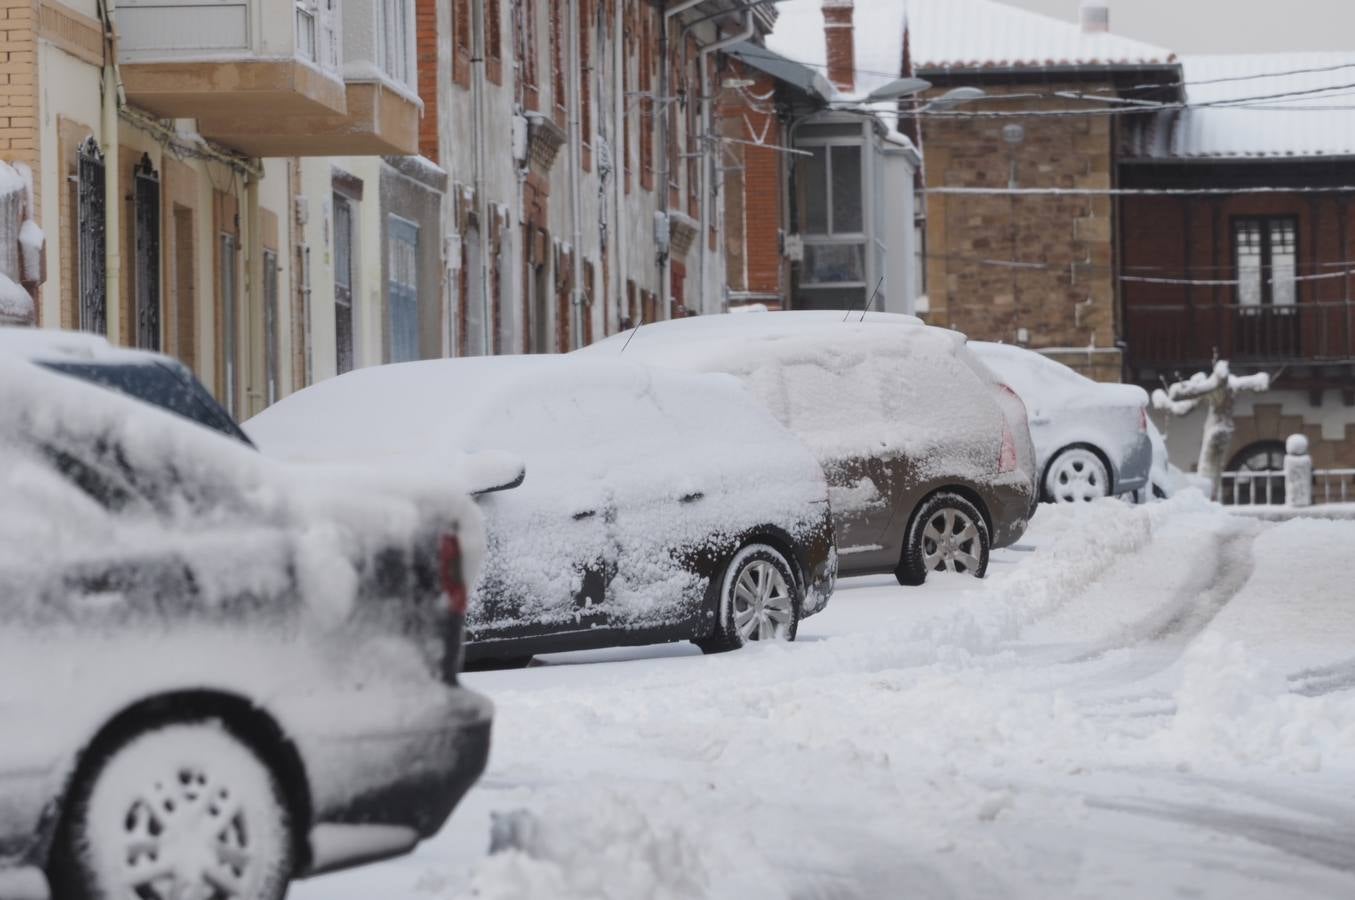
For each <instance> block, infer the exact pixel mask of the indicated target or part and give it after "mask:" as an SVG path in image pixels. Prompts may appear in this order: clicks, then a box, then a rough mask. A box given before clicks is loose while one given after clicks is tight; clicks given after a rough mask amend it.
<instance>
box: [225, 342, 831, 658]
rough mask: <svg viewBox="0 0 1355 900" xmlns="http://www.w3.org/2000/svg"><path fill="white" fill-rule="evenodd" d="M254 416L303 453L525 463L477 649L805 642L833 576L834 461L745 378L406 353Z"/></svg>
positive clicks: (255, 434) (477, 593)
mask: <svg viewBox="0 0 1355 900" xmlns="http://www.w3.org/2000/svg"><path fill="white" fill-rule="evenodd" d="M245 431H246V432H247V433H248V434H249V436H250V437H251V438H252V439H253V440H254V441H255V442H256V443H257V444H258V445H259V447H260V448H262V450H263V451H264V452H265V453H272V454H275V455H277V456H279V457H281V458H284V459H291V460H363V461H369V462H378V463H384V464H386V465H388V466H391V467H398V466H401V465H404V464H405V462H406V461H409V460H421V461H424V462H433V463H435V462H436V461H437V460H439V459H441V458H442V457H444V456H445V455H447V454H457V453H462V452H467V451H471V452H476V451H481V452H483V451H495V450H498V451H508V452H510V453H512V454H515V455H516V456H518V457H520V458H521V459H522V460H523V461H524V462H525V464H526V479H525V481H524V482H523V483H522V485H521V486H520V487H517V488H514V489H512V490H506V491H501V492H498V493H494V494H489V495H485V496H482V497H480V498H479V502H480V506H481V509H482V510H483V512H484V515H485V520H486V528H487V531H488V542H489V550H488V559H487V561H486V564H485V568H484V573H483V575H482V576H481V579H480V581H479V583H478V584H477V585H476V587H475V590H474V591H473V592H472V601H471V607H470V614H469V619H468V622H467V628H468V630H469V631H468V639H467V658H468V659H470V660H479V659H497V660H505V661H518V662H521V661H525V660H527V659H530V657H531V656H532V655H534V654H538V653H546V652H551V651H558V650H576V649H585V648H597V647H608V646H617V645H627V644H649V643H660V642H667V641H675V640H687V639H690V640H693V641H695V642H696V643H697V644H698V645H699V646H700V647H701V648H702V649H704V650H708V651H713V650H724V649H731V648H734V647H738V646H740V645H742V644H743V643H744V642H746V641H750V640H767V639H793V638H794V637H795V632H796V626H797V623H798V622H799V620H800V618H801V617H802V616H806V615H810V614H812V613H815V612H818V611H819V610H821V609H823V607H824V605H825V604H826V603H827V602H828V598H829V596H830V594H831V592H832V589H833V583H834V579H835V577H836V558H835V556H834V553H833V532H832V524H831V519H830V516H829V512H828V494H827V488H826V486H825V484H824V480H823V475H822V473H821V472H820V471H819V468H818V466H817V464H816V463H815V461H814V458H813V456H811V455H810V453H809V452H808V451H807V450H806V449H805V448H804V447H803V446H802V445H801V444H800V443H799V442H798V441H797V440H796V439H795V438H794V437H793V436H792V435H791V434H789V433H788V432H787V431H786V430H785V429H783V428H782V427H781V426H780V425H778V424H777V423H776V421H775V420H773V419H772V417H771V416H769V415H768V414H767V413H766V412H765V411H764V410H762V409H761V408H760V407H759V406H758V405H757V404H756V403H755V402H753V400H752V399H751V398H749V397H748V396H747V395H746V394H745V393H744V392H743V391H742V390H741V389H740V388H739V386H738V384H737V383H735V382H734V381H733V380H732V379H727V378H721V377H715V376H698V375H691V374H686V373H675V372H662V371H658V370H653V369H649V368H646V367H644V366H617V365H613V364H611V363H606V364H598V363H590V362H588V361H584V360H576V359H569V358H565V357H551V356H537V357H493V358H478V359H452V360H432V361H427V362H417V363H402V364H398V365H387V366H376V367H372V368H368V369H361V370H358V371H355V372H350V373H348V374H345V375H342V376H340V377H338V378H332V379H329V380H327V381H324V382H321V383H320V384H316V385H314V386H312V387H309V388H306V389H305V390H303V391H300V392H298V393H296V394H293V395H292V396H290V397H288V398H286V399H284V400H283V401H281V402H280V403H278V404H276V405H274V406H272V407H270V408H269V409H267V410H265V411H264V412H263V413H261V414H260V415H258V416H255V417H254V418H253V419H250V420H249V421H248V422H246V423H245Z"/></svg>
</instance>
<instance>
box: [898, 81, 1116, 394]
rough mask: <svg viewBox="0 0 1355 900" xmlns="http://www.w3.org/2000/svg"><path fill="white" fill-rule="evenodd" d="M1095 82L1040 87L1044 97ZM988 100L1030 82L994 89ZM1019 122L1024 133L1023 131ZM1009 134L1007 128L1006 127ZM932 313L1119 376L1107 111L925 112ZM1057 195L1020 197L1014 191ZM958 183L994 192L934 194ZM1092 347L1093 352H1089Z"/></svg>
mask: <svg viewBox="0 0 1355 900" xmlns="http://www.w3.org/2000/svg"><path fill="white" fill-rule="evenodd" d="M1060 88H1068V89H1073V88H1076V89H1080V90H1087V89H1088V86H1087V85H1081V86H1074V85H1057V84H1049V85H1045V84H1042V85H1041V86H1040V88H1039V92H1040V93H1042V94H1048V93H1052V92H1054V91H1057V90H1059V89H1060ZM985 90H986V91H987V92H988V93H989V94H990V95H1000V94H1004V93H1019V92H1023V91H1024V89H1023V88H1021V87H1010V88H1009V87H1005V86H1004V87H985ZM1069 107H1070V104H1069V103H1068V102H1066V101H1058V100H1055V101H1048V100H1037V101H1016V102H1007V101H1000V100H999V101H991V102H988V103H975V104H972V105H969V106H965V107H963V111H964V113H972V112H982V111H984V110H993V111H999V110H1000V111H1002V112H1015V111H1039V110H1054V109H1068V108H1069ZM1015 127H1019V128H1020V130H1021V134H1020V135H1019V140H1017V138H1018V135H1016V134H1015V133H1013V129H1014V128H1015ZM1004 130H1006V134H1004ZM922 131H923V147H924V152H925V154H926V166H925V171H926V185H927V187H928V189H930V190H931V191H932V193H931V194H930V195H929V197H928V201H927V295H928V299H929V303H930V307H929V308H930V312H929V313H928V315H927V318H928V320H929V321H930V322H931V323H933V324H937V325H943V326H946V327H950V328H956V329H959V330H960V331H963V332H964V333H965V334H967V335H969V336H970V337H971V338H975V339H979V340H992V341H1005V342H1007V343H1021V344H1024V345H1026V346H1029V347H1030V348H1031V349H1034V350H1049V349H1055V350H1070V349H1077V350H1082V351H1084V352H1079V353H1056V354H1054V355H1055V356H1056V357H1058V358H1060V361H1063V362H1066V363H1067V364H1069V365H1071V366H1072V367H1073V368H1075V369H1078V370H1079V371H1081V372H1083V373H1084V374H1086V375H1088V376H1089V377H1092V378H1097V379H1100V380H1108V381H1118V380H1120V374H1121V360H1120V354H1119V351H1118V350H1116V338H1117V322H1116V315H1115V300H1116V295H1115V281H1114V273H1113V268H1112V267H1113V264H1114V235H1113V232H1114V229H1113V223H1114V214H1115V210H1114V204H1113V202H1112V199H1111V198H1110V197H1109V196H1105V195H1078V194H1058V193H1052V192H1053V191H1058V190H1069V189H1090V190H1105V189H1107V188H1109V187H1110V186H1111V173H1112V170H1113V166H1114V148H1113V144H1112V132H1111V123H1110V119H1109V117H1105V116H1069V117H1038V116H1011V117H1008V116H1003V117H1000V118H982V117H970V116H966V115H956V116H955V117H953V118H945V117H940V116H935V117H927V118H926V119H925V120H924V124H923V127H922ZM1011 185H1014V186H1015V187H1016V188H1017V189H1019V190H1024V189H1039V190H1042V191H1049V192H1051V193H1034V194H1022V193H1017V192H1011V191H1008V190H1007V189H1008V188H1009V186H1011ZM941 188H946V189H953V188H960V189H966V188H968V189H978V190H980V191H991V193H981V192H980V193H972V194H968V193H964V194H962V193H953V194H951V193H935V191H936V190H937V189H941ZM1086 350H1091V351H1092V352H1085V351H1086Z"/></svg>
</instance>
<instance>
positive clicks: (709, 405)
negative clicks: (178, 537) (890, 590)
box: [244, 355, 798, 481]
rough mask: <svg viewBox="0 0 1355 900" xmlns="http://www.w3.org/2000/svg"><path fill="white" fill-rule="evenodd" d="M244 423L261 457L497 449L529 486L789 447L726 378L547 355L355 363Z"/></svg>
mask: <svg viewBox="0 0 1355 900" xmlns="http://www.w3.org/2000/svg"><path fill="white" fill-rule="evenodd" d="M244 429H245V432H246V434H248V435H249V436H250V437H251V439H253V440H255V441H256V442H257V443H258V445H259V446H260V447H261V448H262V449H263V450H264V451H265V452H267V453H272V454H275V455H279V456H282V457H285V458H289V459H298V460H368V461H383V460H384V461H393V460H398V459H404V458H408V457H421V458H425V459H427V458H430V457H431V458H433V459H439V460H441V459H454V458H456V456H457V455H458V454H460V453H465V452H472V453H474V452H479V451H504V450H506V451H510V452H513V453H517V454H519V455H521V456H522V458H523V460H524V461H525V462H526V465H527V472H528V475H527V477H528V480H529V481H531V480H538V481H539V480H541V479H542V478H543V475H544V473H546V472H550V471H555V470H560V469H567V470H569V471H571V472H578V471H582V470H588V471H591V472H594V473H596V474H601V473H604V472H605V473H610V474H613V475H616V474H618V473H619V472H620V471H621V470H624V469H632V468H635V469H640V470H645V469H647V468H649V467H651V466H652V465H654V464H655V463H656V461H658V460H660V459H663V458H665V457H672V456H673V455H674V454H676V455H679V456H681V457H682V458H684V459H688V458H691V457H693V456H696V457H699V456H700V455H702V454H711V455H713V456H717V457H718V456H723V455H724V452H723V448H724V447H726V446H728V442H729V441H735V442H737V443H739V444H740V445H741V446H753V447H762V448H763V449H764V450H766V451H767V452H773V448H775V447H778V446H781V447H784V446H785V445H786V442H787V441H790V442H791V444H792V447H798V445H795V444H794V441H793V439H792V438H790V437H789V435H787V434H786V433H785V432H784V431H783V430H782V429H781V428H780V426H779V425H777V423H776V422H775V421H774V420H773V419H772V418H771V417H770V416H768V415H766V414H765V413H764V412H763V411H762V410H760V408H759V407H758V406H757V404H756V403H754V402H753V401H752V399H751V398H750V397H748V396H747V394H746V393H745V392H744V391H743V390H742V389H741V388H740V387H739V385H738V383H737V382H735V381H734V380H733V379H730V378H724V377H721V376H713V375H697V374H692V373H681V372H672V371H666V370H659V369H652V368H649V367H647V366H642V365H639V364H623V365H621V366H617V365H615V364H614V363H612V362H611V361H607V362H605V363H604V362H597V361H591V360H585V359H579V358H576V357H565V356H554V355H541V356H494V357H475V358H460V359H438V360H427V361H424V362H413V363H398V364H392V365H384V366H372V367H370V368H365V369H358V370H355V371H353V372H349V373H346V374H344V375H341V376H339V377H337V378H332V379H328V380H326V381H322V382H320V383H318V384H315V385H312V386H311V387H309V388H306V389H305V390H303V391H299V392H298V393H296V394H293V395H291V396H290V397H287V398H285V399H283V400H282V401H280V402H279V403H277V404H275V405H274V406H272V407H270V408H269V409H267V410H264V411H263V412H262V413H260V414H259V415H257V416H255V417H254V418H252V419H250V420H249V421H247V422H246V423H245V424H244ZM693 464H694V462H693Z"/></svg>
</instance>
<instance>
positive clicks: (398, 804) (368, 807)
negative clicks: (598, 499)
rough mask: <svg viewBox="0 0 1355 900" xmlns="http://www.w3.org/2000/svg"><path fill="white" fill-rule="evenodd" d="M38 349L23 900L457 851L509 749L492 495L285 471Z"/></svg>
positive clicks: (8, 479) (2, 440)
mask: <svg viewBox="0 0 1355 900" xmlns="http://www.w3.org/2000/svg"><path fill="white" fill-rule="evenodd" d="M16 340H23V341H29V340H30V339H29V338H24V339H16ZM76 343H79V341H77V342H76ZM6 345H8V346H9V347H10V348H11V349H9V350H6V349H4V348H5V346H6ZM15 346H16V344H15V343H14V342H9V341H6V340H5V339H4V338H3V337H0V384H3V385H4V396H5V399H4V402H3V403H0V509H3V510H4V515H3V516H0V732H2V733H3V734H4V739H3V741H0V896H4V897H13V896H30V895H33V894H37V895H40V896H41V895H44V894H46V893H47V891H48V890H50V892H51V894H52V896H54V897H59V898H66V897H72V898H74V897H95V896H98V897H141V898H156V900H165V898H170V897H187V896H193V897H208V896H210V897H217V898H227V897H229V898H240V900H254V898H265V900H272V898H279V897H281V896H282V895H283V893H284V892H285V890H286V885H287V882H288V881H289V880H290V879H291V878H292V877H301V876H305V875H309V874H314V873H317V872H322V871H327V870H331V869H335V868H340V867H344V866H347V865H352V864H356V863H360V862H364V861H367V860H371V859H376V858H380V857H385V856H391V855H396V854H400V853H403V852H406V851H408V850H410V849H411V848H413V847H414V845H415V844H416V843H417V842H418V841H419V840H420V839H422V838H426V837H428V836H430V835H432V834H433V833H434V832H435V831H437V830H438V828H439V827H440V826H441V825H442V823H443V822H444V821H445V820H446V819H447V817H448V815H449V814H450V813H451V811H452V809H453V808H454V807H455V806H456V805H457V803H458V802H459V800H460V798H461V797H462V796H463V794H464V793H465V792H466V790H467V789H468V788H469V787H470V785H471V784H472V783H473V782H474V781H475V779H476V778H477V777H478V776H479V774H480V772H481V771H482V770H483V768H484V765H485V760H486V755H487V752H488V746H489V730H490V722H491V714H492V707H491V706H490V704H489V702H488V701H487V700H485V699H483V698H482V697H480V696H478V695H476V694H474V693H472V692H470V691H467V690H465V689H463V688H462V687H460V686H459V684H458V682H457V672H458V668H459V663H460V657H461V649H462V648H461V642H462V631H463V622H464V610H465V600H466V586H467V581H468V580H470V579H473V578H474V577H475V576H476V574H477V572H478V569H479V565H480V561H481V559H482V556H483V527H482V525H481V522H480V516H479V514H478V511H477V510H476V508H475V505H474V503H473V502H471V500H470V499H469V497H468V496H467V495H466V494H465V493H464V492H463V491H461V490H459V489H457V488H456V487H455V486H454V485H451V484H448V485H447V486H445V487H443V486H442V485H441V484H439V483H433V482H430V481H428V480H426V479H423V478H421V477H419V476H418V475H417V474H416V473H413V472H410V473H407V474H405V475H403V476H401V477H399V478H390V477H380V476H377V475H374V474H372V473H370V472H365V471H361V470H356V469H351V470H350V469H338V468H331V469H323V468H316V469H303V468H301V467H293V466H289V465H284V464H281V463H278V462H275V461H273V460H268V459H266V458H264V457H263V456H261V455H260V454H258V453H257V452H255V451H254V450H253V449H251V448H250V447H248V446H246V445H244V444H242V443H241V441H240V440H239V439H238V437H235V436H226V435H223V434H221V433H219V432H218V431H216V430H212V429H209V428H205V427H201V426H200V425H198V424H194V423H193V422H190V421H187V420H186V419H185V418H183V417H182V416H180V415H175V414H170V413H168V412H166V411H165V410H163V409H160V408H157V407H154V406H151V405H149V404H147V403H143V402H140V401H137V400H135V399H132V398H131V397H128V396H124V395H122V394H121V393H119V392H116V391H113V390H109V389H107V388H105V387H102V386H99V385H97V384H91V383H90V382H88V381H86V380H84V376H85V375H86V374H88V369H81V370H79V372H78V373H75V374H70V373H68V372H67V371H64V370H62V371H57V370H58V369H61V367H59V366H45V365H38V364H34V363H32V362H31V361H30V360H29V357H30V356H31V355H32V354H33V353H37V354H38V355H44V354H45V353H46V352H47V351H42V350H39V349H37V348H35V346H34V345H33V344H32V343H31V342H30V343H28V344H27V349H25V350H24V351H23V352H22V353H18V352H15V351H14V349H13V348H14V347H15ZM103 350H106V351H108V353H103V352H102V351H101V350H100V347H99V346H98V345H97V344H94V343H87V344H86V345H85V351H82V352H85V353H86V356H87V362H90V364H91V365H95V364H98V360H100V359H102V361H103V362H110V360H111V358H112V355H118V356H122V352H121V351H112V350H111V348H107V347H106V345H105V346H104V347H103ZM134 356H135V354H133V356H124V357H123V359H132V358H133V357H134ZM142 362H145V360H144V359H143V360H142ZM110 364H111V362H110ZM95 380H96V381H97V380H99V379H95ZM196 389H197V390H201V386H200V385H198V386H197V387H196ZM172 405H173V404H171V406H172Z"/></svg>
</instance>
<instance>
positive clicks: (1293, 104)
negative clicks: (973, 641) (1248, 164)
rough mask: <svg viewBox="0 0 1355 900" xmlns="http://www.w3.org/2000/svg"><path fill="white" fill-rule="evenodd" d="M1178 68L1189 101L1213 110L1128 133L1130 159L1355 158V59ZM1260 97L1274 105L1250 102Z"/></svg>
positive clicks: (1290, 56) (1214, 59) (1283, 58)
mask: <svg viewBox="0 0 1355 900" xmlns="http://www.w3.org/2000/svg"><path fill="white" fill-rule="evenodd" d="M1181 65H1182V70H1183V73H1184V81H1185V82H1186V84H1187V88H1186V100H1187V101H1188V102H1189V103H1192V104H1213V105H1212V106H1197V108H1194V109H1187V110H1183V111H1171V112H1161V113H1156V114H1154V115H1153V116H1152V117H1151V118H1147V119H1145V120H1144V121H1143V122H1142V123H1141V124H1140V125H1138V126H1136V127H1134V128H1129V129H1125V140H1124V147H1123V150H1124V153H1125V154H1126V156H1128V157H1129V158H1138V159H1251V158H1309V159H1313V158H1327V157H1348V156H1353V155H1355V109H1352V108H1351V105H1350V103H1349V90H1350V87H1349V86H1350V84H1351V82H1352V81H1355V78H1352V77H1351V74H1352V72H1355V53H1350V52H1341V53H1261V54H1246V55H1205V56H1186V57H1183V58H1182V60H1181ZM1282 95H1285V96H1282ZM1258 97H1262V98H1270V99H1266V100H1252V99H1250V98H1258ZM1242 101H1249V102H1242Z"/></svg>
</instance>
